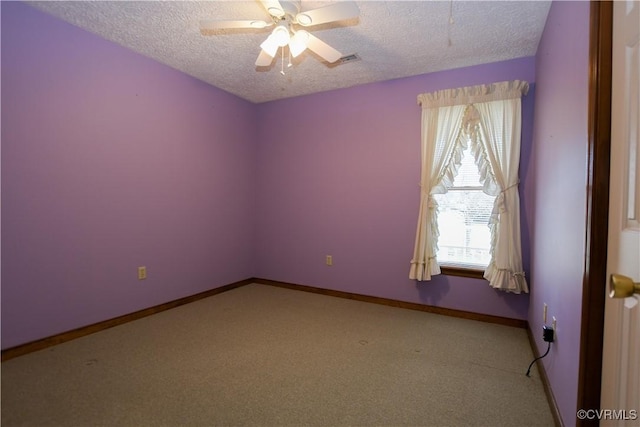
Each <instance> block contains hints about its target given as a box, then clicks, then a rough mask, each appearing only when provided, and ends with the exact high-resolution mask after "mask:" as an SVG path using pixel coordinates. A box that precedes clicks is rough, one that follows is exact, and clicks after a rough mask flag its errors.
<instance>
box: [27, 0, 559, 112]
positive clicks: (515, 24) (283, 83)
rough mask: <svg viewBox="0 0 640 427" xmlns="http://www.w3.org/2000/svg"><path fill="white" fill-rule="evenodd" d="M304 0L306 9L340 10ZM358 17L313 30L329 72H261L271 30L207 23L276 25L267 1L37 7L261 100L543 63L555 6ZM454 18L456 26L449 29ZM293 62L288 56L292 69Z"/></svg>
mask: <svg viewBox="0 0 640 427" xmlns="http://www.w3.org/2000/svg"><path fill="white" fill-rule="evenodd" d="M330 3H331V2H328V1H310V0H309V1H308V0H302V2H301V10H303V11H305V10H310V9H313V8H316V7H322V6H326V5H328V4H330ZM356 3H357V5H358V7H359V8H360V16H359V18H357V19H351V20H347V21H341V22H337V23H332V24H323V25H319V26H316V27H309V28H308V29H309V30H310V31H311V32H312V33H313V34H314V35H315V36H316V37H318V38H320V39H321V40H323V41H325V42H326V43H328V44H330V45H331V46H333V47H334V48H336V49H337V50H339V51H340V52H341V53H342V54H343V55H350V54H357V55H358V57H359V58H360V60H356V61H351V62H345V63H340V64H337V65H336V64H333V65H329V64H327V63H325V62H322V60H321V59H320V58H319V57H318V56H316V55H315V54H313V53H311V52H309V51H305V52H304V53H303V54H301V55H300V56H299V57H297V58H295V59H293V60H292V62H293V66H292V67H290V68H286V67H285V75H284V76H283V75H281V73H280V70H281V66H282V62H281V59H280V57H279V55H280V54H279V53H278V55H277V56H276V59H277V61H274V63H273V65H272V67H271V68H260V69H258V68H256V66H255V65H254V63H255V60H256V58H257V55H258V53H259V52H260V47H259V45H260V43H262V41H263V40H264V39H265V38H266V37H267V36H268V35H269V32H270V30H269V29H263V30H253V29H252V30H220V31H218V32H217V33H216V34H215V35H206V36H205V35H202V34H201V33H200V29H199V22H200V20H236V19H259V20H268V19H269V16H268V14H267V13H266V11H265V9H264V7H263V6H262V4H261V3H260V2H259V1H257V0H254V1H140V2H137V1H48V2H29V4H31V5H32V6H34V7H36V8H38V9H40V10H42V11H44V12H47V13H49V14H51V15H54V16H56V17H58V18H60V19H62V20H64V21H67V22H70V23H72V24H74V25H77V26H79V27H81V28H84V29H86V30H88V31H90V32H92V33H95V34H98V35H99V36H101V37H103V38H105V39H108V40H111V41H113V42H116V43H118V44H120V45H123V46H125V47H127V48H129V49H132V50H134V51H136V52H139V53H141V54H143V55H145V56H148V57H150V58H153V59H155V60H157V61H159V62H161V63H164V64H167V65H169V66H171V67H173V68H176V69H178V70H180V71H183V72H185V73H187V74H189V75H191V76H193V77H196V78H198V79H200V80H203V81H205V82H207V83H210V84H212V85H214V86H216V87H218V88H221V89H224V90H226V91H228V92H231V93H233V94H235V95H237V96H239V97H241V98H244V99H247V100H249V101H251V102H255V103H259V102H266V101H271V100H275V99H280V98H287V97H292V96H298V95H304V94H309V93H315V92H321V91H326V90H331V89H339V88H345V87H350V86H355V85H360V84H364V83H370V82H376V81H383V80H389V79H394V78H400V77H408V76H413V75H418V74H425V73H430V72H434V71H441V70H448V69H454V68H460V67H466V66H471V65H477V64H485V63H490V62H496V61H503V60H508V59H513V58H521V57H526V56H533V55H535V53H536V49H537V47H538V42H539V41H540V36H541V34H542V31H543V29H544V25H545V22H546V18H547V14H548V12H549V7H550V4H551V2H550V1H457V0H454V1H452V2H451V1H371V0H368V1H357V2H356ZM450 11H451V14H452V18H453V24H450V23H449V14H450ZM286 62H288V60H287V59H285V63H286Z"/></svg>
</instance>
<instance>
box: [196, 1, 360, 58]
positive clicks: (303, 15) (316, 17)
mask: <svg viewBox="0 0 640 427" xmlns="http://www.w3.org/2000/svg"><path fill="white" fill-rule="evenodd" d="M260 2H261V3H262V5H263V6H264V8H265V9H266V11H267V12H268V13H269V15H270V18H271V20H270V21H261V20H238V21H210V20H206V21H200V31H201V32H202V34H204V35H208V34H211V33H212V32H213V31H216V30H221V29H243V28H246V29H262V28H271V27H275V28H274V29H273V31H272V32H271V34H270V35H269V36H268V37H267V39H266V40H265V41H264V42H262V44H261V45H260V48H261V51H260V54H259V55H258V59H256V66H258V67H268V66H269V65H271V63H272V62H273V58H274V57H275V55H276V53H277V52H278V49H279V48H283V54H284V48H285V46H288V47H289V53H290V54H291V56H292V57H294V58H295V57H297V56H298V55H300V54H301V53H302V52H304V51H305V49H309V50H310V51H312V52H314V53H316V54H317V55H318V56H320V57H321V58H323V59H324V60H326V61H327V62H329V63H333V62H336V61H337V60H338V59H340V58H341V57H342V54H341V53H340V52H339V51H338V50H336V49H334V48H333V47H331V46H329V45H328V44H327V43H325V42H323V41H322V40H320V39H319V38H317V37H316V36H314V35H313V34H311V33H309V32H308V31H306V30H304V29H303V28H306V27H312V26H314V25H320V24H326V23H329V22H335V21H342V20H345V19H351V18H356V17H358V15H359V14H360V10H359V9H358V6H357V5H356V4H355V2H352V1H341V2H336V3H332V4H330V5H328V6H325V7H320V8H317V9H311V10H306V11H301V10H300V0H294V1H284V0H283V1H278V0H260ZM301 27H302V28H301Z"/></svg>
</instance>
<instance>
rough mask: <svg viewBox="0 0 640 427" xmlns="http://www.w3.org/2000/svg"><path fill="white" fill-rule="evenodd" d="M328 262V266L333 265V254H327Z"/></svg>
mask: <svg viewBox="0 0 640 427" xmlns="http://www.w3.org/2000/svg"><path fill="white" fill-rule="evenodd" d="M326 263H327V265H328V266H332V265H333V257H332V256H331V255H327V258H326Z"/></svg>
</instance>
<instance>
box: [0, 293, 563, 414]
mask: <svg viewBox="0 0 640 427" xmlns="http://www.w3.org/2000/svg"><path fill="white" fill-rule="evenodd" d="M532 359H533V354H532V351H531V348H530V345H529V342H528V339H527V335H526V331H525V330H523V329H518V328H513V327H508V326H501V325H494V324H488V323H482V322H477V321H473V320H464V319H458V318H453V317H447V316H440V315H435V314H430V313H424V312H419V311H412V310H405V309H401V308H394V307H387V306H381V305H376V304H370V303H365V302H359V301H353V300H347V299H341V298H335V297H329V296H324V295H318V294H311V293H306V292H300V291H293V290H288V289H282V288H276V287H271V286H267V285H257V284H253V285H248V286H244V287H242V288H238V289H234V290H232V291H229V292H225V293H222V294H219V295H216V296H213V297H210V298H207V299H204V300H200V301H197V302H195V303H192V304H188V305H185V306H181V307H178V308H175V309H172V310H169V311H166V312H162V313H159V314H156V315H154V316H151V317H147V318H144V319H141V320H138V321H135V322H131V323H128V324H125V325H122V326H118V327H115V328H112V329H108V330H105V331H103V332H100V333H97V334H93V335H90V336H86V337H84V338H80V339H77V340H74V341H71V342H68V343H65V344H61V345H59V346H56V347H52V348H49V349H46V350H42V351H39V352H36V353H31V354H29V355H26V356H22V357H19V358H16V359H12V360H9V361H7V362H4V363H2V372H1V375H2V376H1V381H2V396H1V397H2V401H1V405H2V418H1V420H2V426H3V427H9V426H47V425H54V426H82V427H84V426H223V425H224V426H249V425H260V426H280V425H289V426H344V425H352V426H403V425H404V426H487V427H489V426H491V427H494V426H518V427H520V426H553V419H552V415H551V411H550V409H549V406H548V404H547V401H546V397H545V394H544V391H543V386H542V384H541V382H540V379H539V376H538V371H537V370H536V368H535V367H534V368H533V370H532V373H531V377H530V378H529V377H526V376H525V372H526V370H527V366H528V365H529V363H530V362H531V360H532Z"/></svg>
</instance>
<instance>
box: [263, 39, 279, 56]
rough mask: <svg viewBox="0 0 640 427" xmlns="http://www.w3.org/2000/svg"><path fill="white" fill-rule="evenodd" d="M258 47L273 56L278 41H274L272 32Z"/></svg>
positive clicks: (276, 49)
mask: <svg viewBox="0 0 640 427" xmlns="http://www.w3.org/2000/svg"><path fill="white" fill-rule="evenodd" d="M260 47H261V48H262V50H263V51H265V53H266V54H267V55H269V56H270V57H272V58H273V57H274V56H275V55H276V52H277V51H278V47H279V46H278V43H276V41H275V38H274V37H273V34H271V35H270V36H269V37H267V39H266V40H265V41H263V42H262V44H261V45H260Z"/></svg>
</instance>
